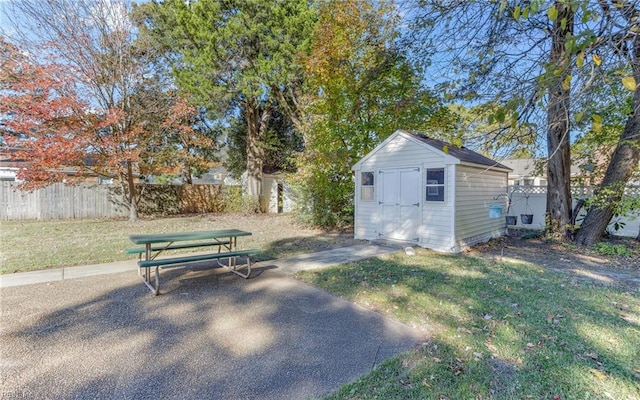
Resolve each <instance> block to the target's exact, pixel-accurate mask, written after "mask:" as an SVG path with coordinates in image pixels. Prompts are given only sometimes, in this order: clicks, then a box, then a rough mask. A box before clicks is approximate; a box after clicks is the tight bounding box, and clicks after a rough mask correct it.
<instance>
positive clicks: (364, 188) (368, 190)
mask: <svg viewBox="0 0 640 400" xmlns="http://www.w3.org/2000/svg"><path fill="white" fill-rule="evenodd" d="M373 176H374V175H373V172H362V173H361V175H360V200H362V201H373V188H374V186H373V183H374V181H373Z"/></svg>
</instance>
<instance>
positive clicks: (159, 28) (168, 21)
mask: <svg viewBox="0 0 640 400" xmlns="http://www.w3.org/2000/svg"><path fill="white" fill-rule="evenodd" d="M314 16H315V12H314V10H313V9H312V8H311V7H310V5H309V2H308V1H306V0H290V1H262V0H237V1H235V0H231V1H221V0H198V1H189V2H185V1H182V0H168V1H163V2H156V1H153V2H149V3H145V4H142V5H141V6H140V7H139V9H138V10H137V19H138V21H139V22H140V24H139V25H140V27H141V33H142V35H143V37H145V38H147V39H148V40H150V41H151V42H152V43H154V44H155V46H156V47H157V48H159V49H161V50H163V51H164V52H165V53H166V54H167V57H166V59H167V61H168V62H170V63H171V65H172V68H173V71H174V74H175V77H176V81H177V83H178V85H179V86H180V87H181V88H182V89H183V90H186V91H188V92H189V93H191V94H192V95H193V96H194V99H195V100H196V101H197V102H198V104H199V105H202V106H205V107H206V108H207V109H208V111H209V112H210V118H212V119H217V120H220V119H225V118H226V119H229V120H233V119H237V118H241V119H242V120H243V121H245V125H246V160H247V164H246V169H247V172H248V177H249V192H250V194H251V195H252V196H254V197H257V196H258V195H260V193H261V182H262V170H263V158H264V143H263V142H264V137H265V133H266V131H267V126H268V121H269V120H270V118H271V114H272V112H273V109H274V105H275V103H276V102H277V101H278V100H282V99H284V98H288V94H289V93H291V92H292V91H291V88H290V86H291V85H295V84H296V83H297V82H299V74H300V70H299V67H298V64H297V63H296V62H295V60H296V59H297V57H298V56H299V54H300V53H304V52H305V51H306V48H307V47H308V44H309V37H310V32H311V28H312V27H313V24H314V20H315V19H314V18H315V17H314ZM284 93H286V94H287V95H284ZM283 106H284V104H283ZM283 109H285V108H283Z"/></svg>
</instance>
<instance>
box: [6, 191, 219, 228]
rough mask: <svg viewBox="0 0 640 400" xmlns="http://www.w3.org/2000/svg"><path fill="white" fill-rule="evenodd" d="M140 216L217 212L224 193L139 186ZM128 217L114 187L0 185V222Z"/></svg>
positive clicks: (118, 193) (126, 209)
mask: <svg viewBox="0 0 640 400" xmlns="http://www.w3.org/2000/svg"><path fill="white" fill-rule="evenodd" d="M138 188H139V189H140V190H141V193H142V200H141V201H140V203H139V205H138V210H139V212H140V213H142V214H153V215H174V214H180V213H205V212H220V211H222V210H223V208H224V195H225V190H223V188H222V187H221V186H217V185H140V186H139V187H138ZM128 215H129V212H128V208H127V207H126V205H125V204H124V200H123V197H122V195H121V194H120V192H119V187H118V186H115V185H90V184H86V185H75V186H71V185H65V184H62V183H55V184H52V185H49V186H47V187H44V188H41V189H38V190H34V191H32V192H25V191H21V190H19V189H18V185H17V184H16V183H12V182H1V184H0V220H3V221H7V220H22V219H42V220H49V219H82V218H115V217H126V216H128Z"/></svg>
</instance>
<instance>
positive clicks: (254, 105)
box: [244, 99, 271, 204]
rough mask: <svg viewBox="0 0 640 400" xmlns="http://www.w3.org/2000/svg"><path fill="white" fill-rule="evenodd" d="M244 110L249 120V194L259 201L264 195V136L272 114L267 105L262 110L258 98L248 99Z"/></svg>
mask: <svg viewBox="0 0 640 400" xmlns="http://www.w3.org/2000/svg"><path fill="white" fill-rule="evenodd" d="M244 111H245V118H246V120H247V185H248V188H247V189H248V192H249V196H250V197H251V198H252V199H253V200H254V201H256V202H259V201H260V196H261V195H262V166H263V163H264V148H263V144H262V138H263V135H264V130H265V127H266V124H267V121H268V120H269V117H270V115H271V108H270V107H269V106H265V108H264V109H263V110H261V108H260V102H259V101H258V100H257V99H252V100H247V102H246V103H245V110H244ZM258 204H259V203H258Z"/></svg>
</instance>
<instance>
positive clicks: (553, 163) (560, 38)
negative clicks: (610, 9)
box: [547, 1, 574, 238]
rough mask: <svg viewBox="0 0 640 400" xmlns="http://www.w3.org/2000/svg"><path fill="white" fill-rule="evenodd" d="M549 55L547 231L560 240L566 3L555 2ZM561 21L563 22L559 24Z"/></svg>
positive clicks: (567, 169) (565, 152) (566, 205)
mask: <svg viewBox="0 0 640 400" xmlns="http://www.w3.org/2000/svg"><path fill="white" fill-rule="evenodd" d="M555 6H556V9H557V10H558V16H557V18H556V20H555V21H554V26H553V32H552V44H551V54H550V60H549V61H550V62H549V64H550V68H549V69H550V70H549V71H548V72H547V73H548V74H551V79H552V81H551V85H550V87H549V105H548V108H547V154H548V162H547V177H548V182H547V218H548V224H549V225H548V226H547V229H548V230H549V231H550V232H551V233H553V234H557V235H559V236H561V237H563V238H567V237H568V236H569V230H568V227H569V226H570V222H571V155H570V147H569V105H570V92H569V81H568V79H567V77H568V76H569V75H570V65H571V64H570V62H571V55H570V54H567V53H566V51H565V44H566V42H567V39H569V38H570V36H571V35H572V33H573V18H574V14H573V11H572V10H571V6H570V5H569V4H565V3H564V2H562V1H556V2H555ZM562 21H564V22H562Z"/></svg>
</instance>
